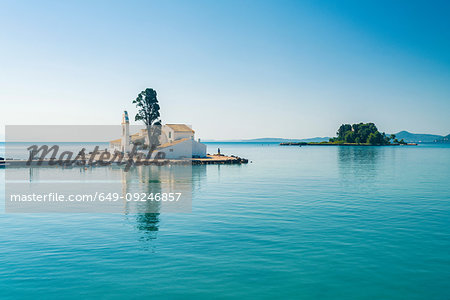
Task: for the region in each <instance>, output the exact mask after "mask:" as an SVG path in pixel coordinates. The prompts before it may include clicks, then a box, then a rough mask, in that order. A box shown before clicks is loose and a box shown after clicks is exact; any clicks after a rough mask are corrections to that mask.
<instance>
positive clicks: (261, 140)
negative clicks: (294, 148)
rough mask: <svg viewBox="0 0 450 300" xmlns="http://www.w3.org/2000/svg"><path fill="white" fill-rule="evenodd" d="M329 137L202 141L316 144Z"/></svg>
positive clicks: (327, 139)
mask: <svg viewBox="0 0 450 300" xmlns="http://www.w3.org/2000/svg"><path fill="white" fill-rule="evenodd" d="M329 140H330V138H329V137H314V138H308V139H284V138H258V139H246V140H204V142H206V143H208V142H209V143H211V142H212V143H214V142H216V143H288V142H306V143H309V142H317V143H320V142H322V141H327V142H328V141H329Z"/></svg>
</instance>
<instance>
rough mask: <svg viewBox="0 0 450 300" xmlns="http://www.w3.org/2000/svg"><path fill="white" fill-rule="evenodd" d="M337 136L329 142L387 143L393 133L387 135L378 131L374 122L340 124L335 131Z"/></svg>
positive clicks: (392, 136) (393, 136)
mask: <svg viewBox="0 0 450 300" xmlns="http://www.w3.org/2000/svg"><path fill="white" fill-rule="evenodd" d="M336 134H337V137H335V138H331V139H330V142H331V143H336V144H337V143H348V144H370V145H388V144H390V140H391V139H393V138H395V135H391V136H389V137H387V136H386V134H385V133H384V132H383V133H380V132H379V131H378V129H377V126H375V124H374V123H358V124H353V125H350V124H342V125H341V126H340V127H339V129H338V131H337V132H336Z"/></svg>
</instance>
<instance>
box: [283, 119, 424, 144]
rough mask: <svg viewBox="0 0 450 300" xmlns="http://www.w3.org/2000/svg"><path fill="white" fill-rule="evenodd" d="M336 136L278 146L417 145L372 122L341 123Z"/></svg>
mask: <svg viewBox="0 0 450 300" xmlns="http://www.w3.org/2000/svg"><path fill="white" fill-rule="evenodd" d="M336 135H337V136H336V137H334V138H330V140H329V141H328V142H326V141H324V142H319V143H317V142H310V143H305V142H289V143H280V146H316V145H320V146H322V145H324V146H325V145H336V146H399V145H417V144H415V143H406V142H405V141H404V140H403V139H401V140H400V141H399V140H398V139H397V138H396V136H395V134H391V135H386V134H385V133H384V132H382V133H381V132H379V131H378V128H377V126H376V125H375V124H374V123H356V124H353V125H350V124H342V125H341V126H340V127H339V129H338V130H337V132H336Z"/></svg>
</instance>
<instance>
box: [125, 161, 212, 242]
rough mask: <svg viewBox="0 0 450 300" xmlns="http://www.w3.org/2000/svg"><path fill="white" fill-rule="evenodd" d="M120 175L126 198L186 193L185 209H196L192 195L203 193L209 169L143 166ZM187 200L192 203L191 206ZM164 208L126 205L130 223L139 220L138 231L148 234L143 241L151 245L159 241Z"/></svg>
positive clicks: (154, 203)
mask: <svg viewBox="0 0 450 300" xmlns="http://www.w3.org/2000/svg"><path fill="white" fill-rule="evenodd" d="M118 171H120V172H121V178H122V195H124V196H125V195H126V194H133V193H146V194H150V193H153V194H155V193H164V192H169V191H175V192H182V193H183V194H184V197H185V199H184V201H185V202H184V203H183V205H184V206H186V205H189V206H191V205H192V204H191V202H190V201H191V197H192V195H191V194H192V193H194V192H198V191H199V190H200V188H201V184H202V182H203V181H204V180H205V178H206V166H203V165H199V166H192V167H191V166H179V167H170V166H163V167H156V166H140V167H135V168H131V169H130V170H129V171H128V172H124V171H123V170H122V169H118ZM188 194H189V195H188ZM187 197H188V198H189V203H187V200H186V198H187ZM164 204H165V203H161V202H157V201H147V202H125V207H124V213H125V214H126V216H127V219H129V218H130V217H134V218H135V221H136V225H135V226H136V228H137V229H138V230H139V231H141V232H143V233H144V236H143V237H142V239H143V240H146V241H148V240H153V239H156V238H157V232H158V230H159V222H160V212H161V210H162V209H163V208H162V206H161V205H164ZM182 209H183V206H182ZM180 212H185V211H183V210H182V211H180Z"/></svg>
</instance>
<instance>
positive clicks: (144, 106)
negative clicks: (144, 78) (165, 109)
mask: <svg viewBox="0 0 450 300" xmlns="http://www.w3.org/2000/svg"><path fill="white" fill-rule="evenodd" d="M133 103H134V104H136V107H137V109H138V112H137V114H136V116H135V118H134V120H135V121H143V122H144V124H145V125H147V136H148V141H149V146H150V149H151V151H153V150H154V149H155V148H156V147H157V146H158V145H159V136H160V135H161V120H160V119H159V118H160V114H159V104H158V99H157V98H156V91H155V90H154V89H150V88H147V89H145V90H144V91H142V92H140V93H139V94H138V96H137V97H136V99H135V100H134V101H133Z"/></svg>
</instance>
